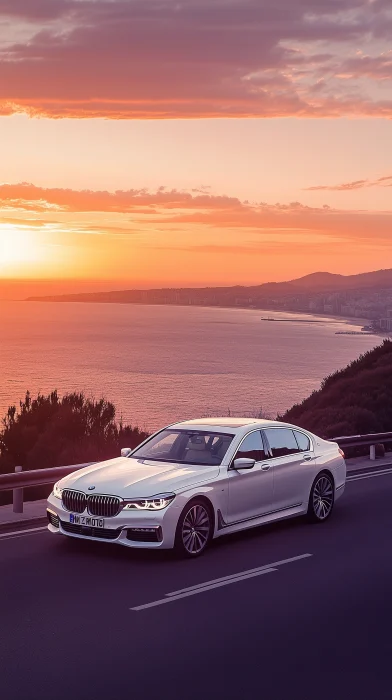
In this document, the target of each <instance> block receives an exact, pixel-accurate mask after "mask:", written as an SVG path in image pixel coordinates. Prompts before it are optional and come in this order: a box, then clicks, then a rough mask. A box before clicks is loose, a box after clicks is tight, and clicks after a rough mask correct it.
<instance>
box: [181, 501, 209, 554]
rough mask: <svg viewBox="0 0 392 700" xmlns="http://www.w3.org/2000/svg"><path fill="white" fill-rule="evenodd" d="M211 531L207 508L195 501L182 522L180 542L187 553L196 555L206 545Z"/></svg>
mask: <svg viewBox="0 0 392 700" xmlns="http://www.w3.org/2000/svg"><path fill="white" fill-rule="evenodd" d="M210 531H211V519H210V515H209V512H208V510H207V508H205V507H204V506H203V505H201V504H199V503H195V504H194V505H193V506H191V508H190V509H189V510H188V512H187V513H186V515H185V518H184V521H183V523H182V532H181V535H182V543H183V546H184V549H185V550H186V552H187V553H188V554H191V555H196V554H200V552H201V551H202V550H203V549H204V548H205V547H206V545H207V543H208V540H209V537H210Z"/></svg>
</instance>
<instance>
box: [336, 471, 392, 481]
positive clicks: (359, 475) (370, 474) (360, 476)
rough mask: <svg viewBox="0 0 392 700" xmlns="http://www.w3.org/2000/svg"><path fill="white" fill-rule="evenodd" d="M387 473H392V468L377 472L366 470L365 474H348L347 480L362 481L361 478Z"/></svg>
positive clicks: (370, 477) (371, 477)
mask: <svg viewBox="0 0 392 700" xmlns="http://www.w3.org/2000/svg"><path fill="white" fill-rule="evenodd" d="M387 474H392V469H384V470H382V471H377V472H374V473H372V472H366V473H365V474H355V475H354V476H348V477H347V479H346V481H360V480H361V479H373V478H374V477H376V476H386V475H387Z"/></svg>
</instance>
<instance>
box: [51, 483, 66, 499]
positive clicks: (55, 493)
mask: <svg viewBox="0 0 392 700" xmlns="http://www.w3.org/2000/svg"><path fill="white" fill-rule="evenodd" d="M59 483H60V482H57V484H55V485H54V486H53V496H54V497H55V498H62V495H63V491H64V489H62V488H60V486H59Z"/></svg>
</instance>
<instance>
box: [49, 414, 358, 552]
mask: <svg viewBox="0 0 392 700" xmlns="http://www.w3.org/2000/svg"><path fill="white" fill-rule="evenodd" d="M345 481H346V464H345V460H344V454H343V452H342V450H341V449H340V448H339V446H338V445H337V443H335V442H330V441H328V440H322V439H320V438H318V437H317V436H316V435H313V434H312V433H309V432H308V431H306V430H303V429H302V428H297V427H295V426H293V425H288V424H285V423H280V422H277V421H267V420H252V419H246V418H208V419H207V418H204V419H200V420H189V421H185V422H182V423H176V424H174V425H170V426H169V427H167V428H164V429H163V430H161V431H159V432H157V433H155V434H154V435H153V436H152V437H149V438H148V439H147V440H145V442H143V443H142V444H141V445H139V447H137V448H136V449H135V450H133V451H132V450H129V449H125V450H122V456H121V457H119V458H116V459H111V460H109V461H107V462H101V463H98V464H94V465H92V466H89V467H85V468H83V469H80V470H79V471H76V472H74V473H72V474H70V475H69V476H66V477H65V478H64V479H61V481H59V482H58V483H57V484H56V485H55V486H54V489H53V492H52V493H51V495H50V496H49V499H48V519H49V525H48V527H49V530H50V531H51V532H53V533H56V534H62V535H67V536H70V537H78V538H83V539H90V540H101V541H103V540H104V541H110V542H114V543H116V544H122V545H124V546H126V547H144V548H149V549H171V548H175V549H177V550H178V551H179V552H180V553H181V554H183V555H185V556H189V557H195V556H198V555H200V554H201V553H202V552H203V551H204V550H205V548H206V547H207V545H208V543H209V542H210V541H211V540H212V539H213V538H214V537H220V536H221V535H225V534H228V533H232V532H238V531H239V530H245V529H246V528H250V527H256V526H258V525H264V524H265V523H271V522H273V521H276V520H281V519H283V518H289V517H292V516H298V515H302V514H307V515H308V517H309V519H310V520H312V521H313V522H323V521H325V520H326V519H327V518H328V517H329V516H330V515H331V512H332V509H333V506H334V502H335V500H336V499H337V498H339V496H341V495H342V493H343V491H344V487H345Z"/></svg>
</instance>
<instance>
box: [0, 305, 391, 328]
mask: <svg viewBox="0 0 392 700" xmlns="http://www.w3.org/2000/svg"><path fill="white" fill-rule="evenodd" d="M4 301H5V302H9V301H12V302H14V301H15V302H25V303H31V302H33V303H44V304H94V305H96V304H104V305H105V306H106V305H108V304H115V305H119V306H153V307H160V306H170V307H178V308H181V309H184V308H185V309H189V308H196V309H229V310H233V311H234V310H238V311H255V312H258V313H259V312H260V313H261V314H263V313H265V314H273V313H279V314H288V315H289V316H310V317H312V318H313V319H318V320H320V322H325V321H331V322H334V321H335V322H336V321H337V322H340V323H342V324H347V325H352V326H361V327H362V326H364V325H367V324H369V322H370V321H372V319H369V318H359V317H357V316H355V317H347V316H337V315H335V314H333V315H332V314H324V313H320V314H317V313H314V312H312V311H289V310H287V309H262V308H250V307H249V306H239V305H238V306H222V305H209V304H145V303H141V302H137V301H133V302H132V301H131V302H121V301H87V300H86V301H82V300H75V301H70V300H64V301H63V300H61V299H56V300H54V299H39V300H38V299H13V300H11V299H4V300H0V302H4ZM372 335H377V336H382V337H388V334H386V333H382V332H377V331H373V333H372Z"/></svg>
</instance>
